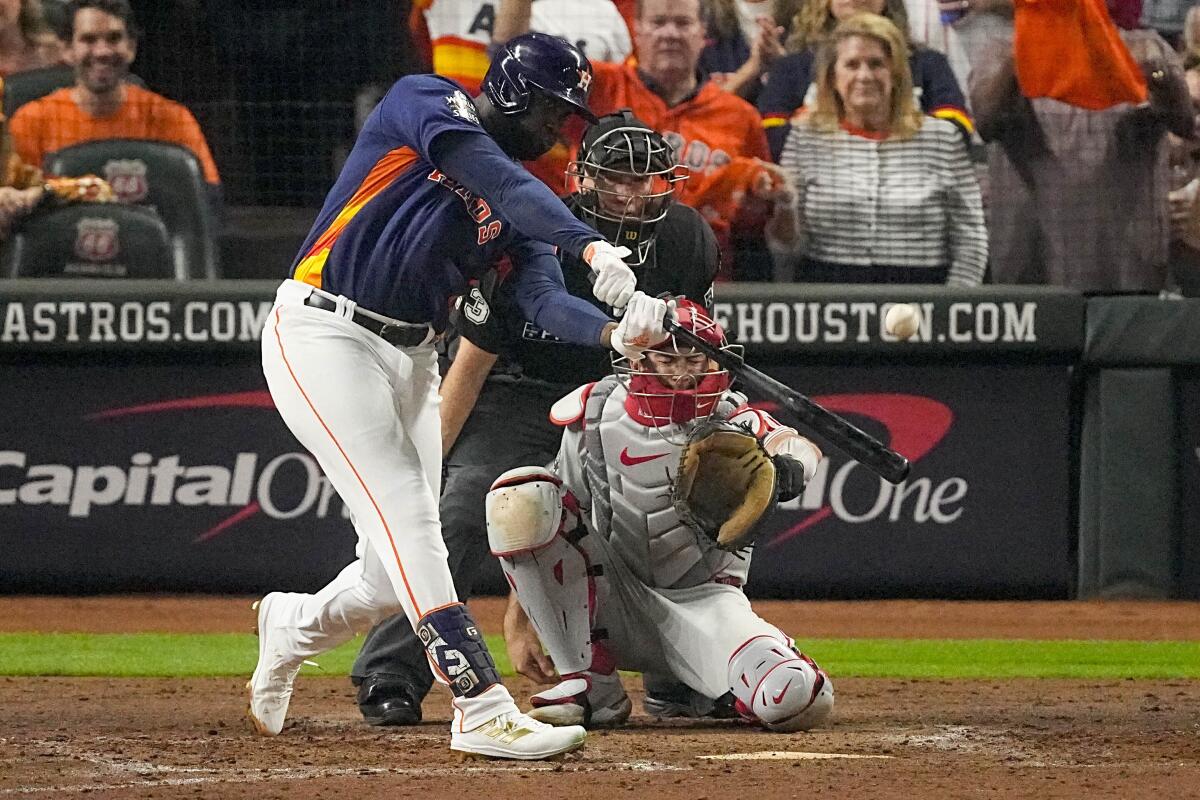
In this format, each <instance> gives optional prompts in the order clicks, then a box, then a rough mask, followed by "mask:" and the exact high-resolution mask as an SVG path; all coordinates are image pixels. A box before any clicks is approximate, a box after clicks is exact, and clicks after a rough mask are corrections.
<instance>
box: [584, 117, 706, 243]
mask: <svg viewBox="0 0 1200 800" xmlns="http://www.w3.org/2000/svg"><path fill="white" fill-rule="evenodd" d="M567 174H568V175H570V176H573V177H574V178H575V180H576V187H577V190H576V191H577V193H576V203H575V207H576V209H578V211H579V213H580V216H581V218H582V219H583V221H584V222H586V223H588V224H589V225H591V226H592V227H594V228H595V229H596V230H598V231H599V232H600V233H601V234H602V235H603V236H604V238H605V239H607V240H608V241H609V242H611V243H612V244H614V245H616V246H618V247H621V246H624V247H628V248H629V249H630V250H632V251H633V256H631V257H630V258H628V259H626V261H627V262H628V263H629V264H632V265H634V266H638V265H644V264H647V263H648V262H650V261H651V256H652V253H653V247H654V235H655V233H654V227H655V225H656V224H657V223H658V221H659V220H661V219H662V218H663V217H665V216H666V215H667V209H668V208H670V206H671V203H672V202H674V200H675V185H676V184H677V183H679V182H681V181H684V180H686V179H687V177H688V171H687V168H686V167H683V166H680V165H678V164H676V163H675V150H674V148H672V147H671V145H670V144H668V143H667V141H666V140H665V139H663V137H662V136H660V135H659V134H658V133H657V132H655V131H654V130H652V129H651V128H650V126H648V125H647V124H646V123H644V122H642V121H641V120H639V119H637V118H636V117H634V116H633V113H632V112H631V111H630V110H629V109H621V110H620V111H617V112H615V113H612V114H607V115H605V116H603V117H601V118H600V121H599V122H597V123H596V124H595V125H592V126H591V127H590V128H588V130H587V132H586V133H585V134H584V136H583V143H582V144H581V145H580V148H579V156H578V158H576V159H575V160H574V161H572V162H571V163H570V164H568V165H567Z"/></svg>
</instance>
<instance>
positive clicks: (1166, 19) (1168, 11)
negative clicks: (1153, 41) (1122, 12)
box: [1141, 0, 1197, 48]
mask: <svg viewBox="0 0 1200 800" xmlns="http://www.w3.org/2000/svg"><path fill="white" fill-rule="evenodd" d="M1196 7H1197V6H1196V0H1143V2H1142V14H1141V25H1142V27H1143V28H1151V29H1153V30H1155V31H1158V35H1159V36H1161V37H1163V39H1165V40H1166V41H1167V42H1168V43H1170V45H1171V46H1172V47H1175V48H1178V47H1180V45H1181V44H1182V43H1183V26H1184V19H1185V18H1186V16H1187V13H1188V10H1189V9H1195V8H1196Z"/></svg>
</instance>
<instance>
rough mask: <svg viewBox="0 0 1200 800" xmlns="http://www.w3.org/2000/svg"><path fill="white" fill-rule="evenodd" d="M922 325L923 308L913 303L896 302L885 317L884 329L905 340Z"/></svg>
mask: <svg viewBox="0 0 1200 800" xmlns="http://www.w3.org/2000/svg"><path fill="white" fill-rule="evenodd" d="M920 327H921V310H920V309H919V308H918V307H917V306H916V305H914V304H912V303H896V304H895V305H894V306H892V307H891V308H889V309H888V310H887V314H885V315H884V317H883V329H884V330H885V331H887V332H888V333H889V334H891V335H892V336H895V337H896V338H897V339H900V340H901V341H903V340H904V339H907V338H908V337H910V336H912V335H913V334H914V333H916V332H917V329H918V328H920Z"/></svg>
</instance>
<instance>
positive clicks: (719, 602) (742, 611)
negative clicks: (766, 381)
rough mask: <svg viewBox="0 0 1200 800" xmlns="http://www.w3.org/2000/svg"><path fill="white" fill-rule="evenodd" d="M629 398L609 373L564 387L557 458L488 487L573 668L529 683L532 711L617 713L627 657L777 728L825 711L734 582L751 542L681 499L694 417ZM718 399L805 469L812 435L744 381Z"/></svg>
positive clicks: (555, 414) (532, 613)
mask: <svg viewBox="0 0 1200 800" xmlns="http://www.w3.org/2000/svg"><path fill="white" fill-rule="evenodd" d="M626 400H627V390H626V388H625V386H624V385H622V384H621V383H620V382H619V381H618V380H617V379H616V378H613V377H610V378H606V379H605V380H603V381H600V382H599V383H596V384H589V385H587V386H584V387H581V388H579V389H577V390H576V391H574V392H572V393H571V394H570V395H568V396H566V397H564V398H563V399H561V400H559V401H558V403H556V404H555V405H554V407H553V408H552V410H551V419H552V420H553V421H554V422H555V423H556V424H559V425H561V426H563V429H564V430H563V439H562V445H561V447H560V449H559V454H558V458H557V460H556V462H555V464H554V469H553V471H551V470H545V469H541V468H529V467H525V468H520V469H517V470H512V471H510V472H508V473H505V475H502V476H501V477H500V478H499V479H498V480H497V481H496V484H495V487H494V488H493V491H492V492H491V493H490V494H489V497H488V528H489V539H490V542H491V546H492V550H493V552H494V553H495V554H496V555H497V556H498V557H500V559H501V562H502V564H503V567H504V571H505V574H506V575H507V576H508V578H509V581H510V582H511V584H512V586H513V588H514V590H515V592H516V596H517V599H518V600H519V602H520V603H521V606H522V608H523V609H524V610H525V612H526V614H527V615H528V616H529V618H530V621H531V622H532V624H533V625H534V628H535V629H536V631H537V633H538V635H539V637H540V638H541V640H542V642H543V643H544V644H545V646H546V648H547V650H548V651H549V653H550V655H551V657H552V658H553V660H554V664H555V666H556V668H557V669H558V671H559V673H560V674H561V675H562V676H563V677H564V680H563V682H562V683H560V684H559V685H558V686H556V687H555V688H553V689H551V690H549V691H547V692H543V693H540V694H539V695H537V696H535V698H534V704H535V706H537V708H535V711H534V712H533V714H534V715H535V716H538V717H539V718H541V719H543V720H544V721H550V722H561V723H568V722H579V721H582V722H584V723H585V724H591V725H593V726H595V725H602V724H619V723H620V722H622V721H624V719H625V718H626V717H627V716H628V713H629V709H630V704H629V701H628V699H627V698H626V696H625V693H624V690H623V689H622V688H621V686H620V682H619V678H618V677H617V675H616V672H615V669H617V668H620V669H626V670H636V671H642V672H653V673H656V674H664V673H666V674H670V675H673V676H674V677H675V678H676V679H678V680H679V681H681V682H683V683H686V684H687V685H688V686H690V687H691V688H692V689H694V690H695V691H697V692H700V693H701V694H703V695H705V696H707V697H710V698H716V697H720V696H722V695H725V694H726V693H728V692H731V691H732V692H733V694H734V695H735V696H736V698H737V700H738V709H739V711H741V712H742V713H743V714H745V715H746V716H752V717H754V718H757V719H759V720H761V721H762V722H764V723H766V724H767V725H768V726H769V727H772V728H775V729H780V730H797V729H805V728H808V727H811V726H812V725H814V724H817V723H819V722H820V721H821V720H823V719H824V718H825V717H826V716H828V714H829V711H830V710H831V709H832V704H833V688H832V684H831V683H830V681H829V679H828V677H827V676H826V675H825V674H824V673H823V672H821V671H820V670H819V669H818V668H817V667H816V665H815V664H813V663H812V661H811V660H810V659H808V658H806V657H804V656H802V655H801V654H800V653H799V652H798V651H797V650H796V649H795V648H794V646H793V644H792V641H791V639H789V638H788V636H787V635H786V634H784V633H783V632H781V631H780V630H779V629H778V628H776V627H775V626H773V625H771V624H769V623H767V622H766V621H765V620H763V619H762V618H760V617H759V616H758V615H757V614H755V613H754V611H753V609H751V607H750V603H749V601H748V600H747V599H746V596H745V594H744V593H743V592H742V589H741V586H742V584H743V583H744V582H745V579H746V574H747V571H748V568H749V552H748V551H743V552H740V553H736V554H735V553H729V552H725V551H723V550H719V549H717V548H716V547H715V546H714V545H713V543H712V542H711V541H710V540H709V539H708V538H706V537H704V536H703V535H701V534H698V533H696V532H694V531H693V530H691V529H690V528H688V527H687V526H686V525H684V523H683V522H681V520H680V519H679V516H678V514H677V513H676V512H675V509H674V507H673V506H672V501H671V476H672V474H673V473H674V471H675V469H676V465H677V464H678V462H679V452H680V449H681V447H682V442H683V440H684V434H685V433H686V430H687V427H686V426H687V425H690V424H691V423H685V424H684V425H672V426H668V427H662V426H654V425H647V424H643V422H641V421H639V420H638V419H636V418H635V416H633V415H631V414H630V413H629V411H628V406H627V402H626ZM716 414H717V415H720V416H722V417H725V418H727V419H729V420H730V421H732V422H735V423H738V424H742V425H745V426H747V427H749V428H750V430H752V431H753V432H754V433H755V434H756V435H757V436H759V437H760V439H762V440H763V441H764V444H765V446H767V448H768V450H769V451H773V452H779V448H782V451H783V452H787V453H788V454H789V455H792V456H793V457H795V458H797V459H798V460H800V461H801V462H802V463H804V468H805V470H804V471H805V473H806V477H811V476H812V474H813V472H814V471H815V470H816V466H817V463H818V461H819V459H820V453H819V451H818V450H817V449H816V447H815V446H813V445H812V444H811V443H809V442H807V440H805V439H803V438H801V437H799V436H798V435H797V434H796V433H795V431H793V430H792V429H791V428H787V427H786V426H783V425H781V424H780V423H778V422H777V421H775V420H774V419H773V418H771V416H770V415H768V414H765V413H763V412H760V411H757V410H755V409H753V408H750V407H749V406H747V405H744V398H742V397H741V396H740V395H737V394H734V393H728V394H727V395H726V396H725V397H724V398H723V400H722V402H721V403H720V404H719V405H718V407H717V410H716ZM675 441H678V442H679V443H678V444H677V443H674V442H675ZM773 448H774V450H773ZM560 507H561V508H562V509H563V511H562V513H561V514H560V513H558V509H559V508H560ZM535 508H536V509H538V510H539V512H540V514H539V513H535V514H533V515H532V516H531V514H530V510H531V509H535ZM534 517H536V519H535V518H534ZM560 520H561V522H560ZM531 531H532V532H531Z"/></svg>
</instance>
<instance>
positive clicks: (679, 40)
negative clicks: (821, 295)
mask: <svg viewBox="0 0 1200 800" xmlns="http://www.w3.org/2000/svg"><path fill="white" fill-rule="evenodd" d="M513 2H515V3H519V2H524V3H528V2H529V0H513ZM704 37H705V32H704V22H703V17H702V14H701V2H700V0H642V2H641V3H640V4H639V5H638V17H637V21H636V25H635V32H634V39H635V44H636V51H637V57H638V63H637V64H636V66H635V65H632V64H613V63H609V62H593V64H592V66H593V68H594V69H595V78H594V85H593V87H592V95H591V98H590V101H589V103H590V106H591V108H592V111H593V112H595V113H596V114H598V115H599V114H608V113H611V112H613V111H615V110H617V109H618V108H631V109H632V110H633V114H634V115H635V116H637V117H638V119H641V120H642V121H643V122H645V123H646V124H647V125H649V126H650V127H651V128H653V129H655V130H658V131H662V133H663V136H664V137H665V138H666V139H667V141H669V142H670V143H671V145H672V146H673V147H674V148H675V152H676V153H677V154H678V155H679V160H680V163H682V164H684V165H685V166H687V167H688V168H689V169H690V170H691V179H690V180H689V181H688V182H687V185H686V186H685V187H684V189H683V191H682V194H681V198H680V199H681V200H682V202H683V203H684V204H686V205H689V206H691V207H692V208H695V209H696V210H698V211H700V213H701V214H703V215H704V217H705V218H706V219H707V220H708V222H709V224H710V225H711V226H712V228H713V230H714V232H715V233H716V235H717V240H718V242H719V243H720V244H721V250H722V257H723V264H722V272H721V277H722V278H724V279H728V278H737V279H745V278H762V277H768V276H769V273H770V267H769V266H767V267H763V266H761V263H762V262H763V261H766V262H768V263H769V257H768V256H767V255H766V247H765V243H763V238H762V231H763V226H764V224H765V221H766V220H767V219H768V218H769V217H770V215H771V214H772V213H773V212H774V209H775V200H776V198H777V197H779V196H781V195H782V194H783V189H782V185H781V181H782V174H781V173H779V172H778V169H777V168H776V167H774V165H772V164H770V163H768V159H769V158H770V153H769V152H768V150H767V141H766V137H765V135H764V134H763V129H762V121H761V119H760V118H759V116H758V112H756V111H755V110H754V107H753V106H752V105H750V104H749V103H747V102H746V101H745V100H742V99H741V98H740V97H736V96H735V95H732V94H730V93H729V92H726V91H724V90H723V89H721V88H720V87H719V86H717V85H716V84H714V83H713V82H712V81H710V80H708V79H707V77H706V76H705V75H704V74H703V72H701V70H700V68H699V65H700V52H701V51H702V50H703V49H704V41H705V40H704ZM572 141H573V143H574V142H575V141H576V140H572ZM558 174H561V172H559V173H558ZM735 249H736V250H737V251H738V252H737V254H736V256H735V255H734V250H735ZM760 253H761V258H760V257H759V255H760ZM735 262H738V263H735Z"/></svg>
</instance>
